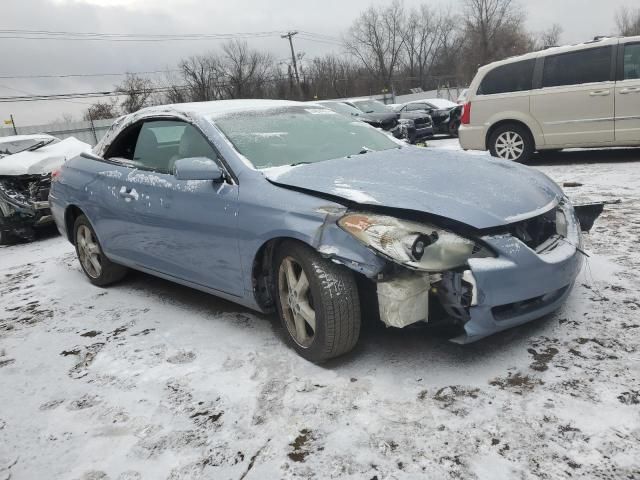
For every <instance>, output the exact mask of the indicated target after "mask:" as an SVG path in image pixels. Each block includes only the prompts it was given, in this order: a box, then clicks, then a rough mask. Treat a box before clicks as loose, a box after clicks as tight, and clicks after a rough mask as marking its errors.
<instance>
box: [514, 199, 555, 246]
mask: <svg viewBox="0 0 640 480" xmlns="http://www.w3.org/2000/svg"><path fill="white" fill-rule="evenodd" d="M557 212H558V209H557V208H554V209H552V210H550V211H548V212H547V213H544V214H542V215H539V216H537V217H533V218H529V219H527V220H523V221H521V222H518V223H514V224H512V225H509V227H508V228H509V233H510V234H511V235H513V236H514V237H516V238H518V239H519V240H520V241H521V242H522V243H524V244H525V245H526V246H527V247H529V248H531V249H532V250H535V249H537V248H538V247H539V246H540V245H542V244H543V243H544V242H546V241H547V240H549V239H550V238H551V237H553V236H554V235H556V234H557V229H556V216H557Z"/></svg>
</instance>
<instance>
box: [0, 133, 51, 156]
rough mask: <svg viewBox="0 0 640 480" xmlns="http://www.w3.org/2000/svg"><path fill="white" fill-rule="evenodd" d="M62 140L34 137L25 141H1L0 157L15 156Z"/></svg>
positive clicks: (9, 139) (8, 139)
mask: <svg viewBox="0 0 640 480" xmlns="http://www.w3.org/2000/svg"><path fill="white" fill-rule="evenodd" d="M59 141H60V140H59V139H57V138H55V137H48V136H47V137H33V138H25V139H14V140H12V139H11V138H6V139H2V140H0V156H1V157H4V156H5V155H14V154H16V153H20V152H24V151H26V150H30V149H35V148H39V147H43V146H46V145H49V144H51V143H57V142H59Z"/></svg>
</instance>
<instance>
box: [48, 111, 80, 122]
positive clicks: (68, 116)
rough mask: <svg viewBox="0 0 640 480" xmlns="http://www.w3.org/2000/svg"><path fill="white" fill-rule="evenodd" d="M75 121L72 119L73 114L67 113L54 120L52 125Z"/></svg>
mask: <svg viewBox="0 0 640 480" xmlns="http://www.w3.org/2000/svg"><path fill="white" fill-rule="evenodd" d="M74 120H75V119H74V118H73V114H71V113H69V112H65V113H63V114H62V115H60V117H59V118H57V119H56V120H54V122H53V123H71V122H73V121H74Z"/></svg>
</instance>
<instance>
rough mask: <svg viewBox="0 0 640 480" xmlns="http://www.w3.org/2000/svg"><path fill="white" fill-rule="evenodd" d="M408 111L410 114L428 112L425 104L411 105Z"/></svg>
mask: <svg viewBox="0 0 640 480" xmlns="http://www.w3.org/2000/svg"><path fill="white" fill-rule="evenodd" d="M408 110H409V111H410V112H417V111H418V110H427V106H426V105H425V104H424V103H410V104H409V108H408Z"/></svg>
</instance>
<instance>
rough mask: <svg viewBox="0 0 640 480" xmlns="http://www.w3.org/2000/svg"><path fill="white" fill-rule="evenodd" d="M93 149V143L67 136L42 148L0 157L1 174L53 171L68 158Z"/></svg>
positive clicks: (28, 173)
mask: <svg viewBox="0 0 640 480" xmlns="http://www.w3.org/2000/svg"><path fill="white" fill-rule="evenodd" d="M89 150H91V145H89V144H88V143H84V142H81V141H80V140H78V139H76V138H73V137H71V138H66V139H64V140H61V141H59V142H57V143H52V144H51V145H46V146H44V147H42V148H39V149H37V150H34V151H32V152H30V151H24V152H19V153H16V154H14V155H7V156H5V157H2V158H0V175H41V174H45V173H49V172H52V171H53V170H55V169H56V168H58V167H59V166H60V165H62V164H63V163H64V162H65V161H66V160H69V159H70V158H73V157H75V156H77V155H80V154H81V153H82V152H84V151H89Z"/></svg>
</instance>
